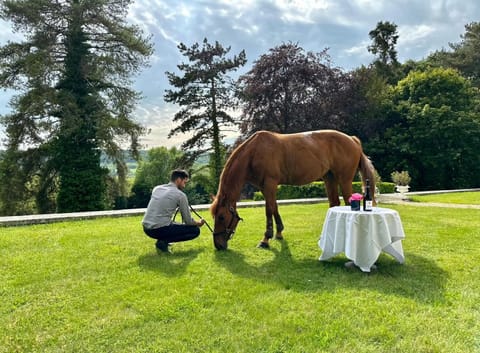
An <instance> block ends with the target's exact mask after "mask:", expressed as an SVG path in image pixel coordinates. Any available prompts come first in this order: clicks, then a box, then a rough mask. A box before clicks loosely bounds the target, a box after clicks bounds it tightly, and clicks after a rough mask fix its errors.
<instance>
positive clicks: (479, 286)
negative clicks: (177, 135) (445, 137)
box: [0, 204, 480, 353]
mask: <svg viewBox="0 0 480 353" xmlns="http://www.w3.org/2000/svg"><path fill="white" fill-rule="evenodd" d="M388 207H389V208H394V209H397V210H398V211H399V213H400V216H401V218H402V222H403V226H404V229H405V233H406V236H407V237H406V239H405V241H404V242H403V246H404V251H405V256H406V263H405V264H404V265H400V264H398V263H397V262H395V261H394V260H393V259H392V258H391V257H389V256H388V255H385V254H382V255H381V256H380V258H379V261H378V270H377V271H376V272H373V273H372V274H370V275H369V274H365V273H362V272H360V271H358V270H355V269H346V268H345V267H344V263H345V262H346V261H347V259H346V258H345V257H344V256H343V255H340V256H338V257H336V258H334V259H333V260H332V261H330V262H319V261H318V257H319V256H320V253H321V250H320V249H319V248H318V245H317V241H318V237H319V234H320V232H321V228H322V224H323V220H324V217H325V214H326V211H327V206H326V205H325V204H316V205H289V206H280V211H281V213H282V216H283V218H284V223H285V226H286V229H285V232H284V234H285V240H284V241H283V242H279V241H273V242H272V248H271V249H270V250H261V249H257V248H256V247H255V246H256V244H257V242H258V241H259V240H260V238H261V237H262V233H263V228H264V224H265V220H264V216H263V209H258V208H250V209H241V210H240V214H241V216H242V217H243V218H244V220H245V221H244V222H243V223H241V224H240V225H239V228H238V230H237V234H236V235H235V237H234V239H233V240H231V241H230V249H229V250H228V251H225V252H218V251H215V250H214V248H213V243H212V239H211V236H210V235H209V234H208V230H207V228H206V227H204V228H202V234H201V236H200V237H199V238H197V239H195V240H193V241H190V242H186V243H178V244H175V245H174V248H173V249H174V253H173V254H162V255H158V254H157V253H156V251H155V250H154V241H153V240H151V239H149V238H147V237H146V236H145V235H144V234H143V233H142V231H141V227H140V219H141V218H140V217H128V218H110V219H99V220H90V221H79V222H66V223H57V224H50V225H37V226H25V227H17V228H0V264H1V269H2V271H1V273H0V299H1V301H0V352H9V353H10V352H272V353H273V352H289V353H290V352H402V353H405V352H432V353H433V352H445V353H446V352H448V353H455V352H458V353H460V352H462V353H464V352H480V336H479V335H480V326H479V322H480V313H479V304H478V303H479V302H480V294H479V293H480V273H479V268H480V266H479V264H478V261H479V258H480V257H479V255H480V251H479V249H480V217H479V216H478V212H479V211H478V210H473V209H453V208H451V209H449V208H433V207H432V208H421V209H419V208H418V207H415V206H393V205H389V206H388ZM203 214H204V215H205V217H206V219H207V220H209V219H210V217H209V216H207V215H206V212H203Z"/></svg>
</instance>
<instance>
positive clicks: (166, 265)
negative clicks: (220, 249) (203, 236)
mask: <svg viewBox="0 0 480 353" xmlns="http://www.w3.org/2000/svg"><path fill="white" fill-rule="evenodd" d="M202 251H203V250H202V249H190V250H183V251H175V252H174V253H173V254H169V253H165V254H163V253H162V254H157V253H156V252H152V253H148V254H145V255H142V256H140V257H139V259H138V265H139V266H140V267H141V268H143V269H146V270H148V271H158V272H162V273H163V274H165V275H167V276H172V277H174V276H178V275H181V274H183V273H185V271H186V269H187V267H188V265H189V264H190V262H192V261H193V260H194V259H195V258H196V257H197V256H198V254H200V253H201V252H202Z"/></svg>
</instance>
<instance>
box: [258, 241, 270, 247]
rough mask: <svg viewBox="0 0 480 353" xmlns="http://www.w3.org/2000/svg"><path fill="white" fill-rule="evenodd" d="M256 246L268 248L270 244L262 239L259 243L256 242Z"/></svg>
mask: <svg viewBox="0 0 480 353" xmlns="http://www.w3.org/2000/svg"><path fill="white" fill-rule="evenodd" d="M257 248H260V249H268V248H270V245H269V244H268V243H264V242H263V241H261V242H260V243H258V245H257Z"/></svg>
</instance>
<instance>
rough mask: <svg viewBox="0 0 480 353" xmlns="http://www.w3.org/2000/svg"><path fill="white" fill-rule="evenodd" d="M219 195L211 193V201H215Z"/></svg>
mask: <svg viewBox="0 0 480 353" xmlns="http://www.w3.org/2000/svg"><path fill="white" fill-rule="evenodd" d="M216 199H217V197H216V196H215V195H214V194H210V201H212V202H214V201H215V200H216Z"/></svg>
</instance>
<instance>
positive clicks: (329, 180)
mask: <svg viewBox="0 0 480 353" xmlns="http://www.w3.org/2000/svg"><path fill="white" fill-rule="evenodd" d="M323 182H324V183H325V190H326V191H327V196H328V202H329V205H330V207H333V206H340V199H339V197H338V181H337V180H336V178H335V177H334V176H333V174H332V173H331V172H328V173H327V174H325V176H324V177H323Z"/></svg>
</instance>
